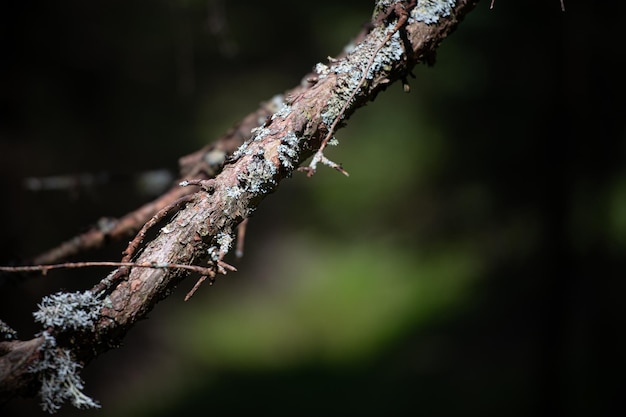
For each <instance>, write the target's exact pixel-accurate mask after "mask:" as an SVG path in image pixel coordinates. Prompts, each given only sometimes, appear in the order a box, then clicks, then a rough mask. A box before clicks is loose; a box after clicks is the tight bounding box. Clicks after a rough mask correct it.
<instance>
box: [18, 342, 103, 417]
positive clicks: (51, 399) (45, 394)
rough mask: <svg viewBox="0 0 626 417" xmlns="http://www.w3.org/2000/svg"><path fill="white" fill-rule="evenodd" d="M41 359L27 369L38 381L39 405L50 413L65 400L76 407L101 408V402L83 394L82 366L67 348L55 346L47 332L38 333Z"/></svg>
mask: <svg viewBox="0 0 626 417" xmlns="http://www.w3.org/2000/svg"><path fill="white" fill-rule="evenodd" d="M41 335H42V336H43V337H44V342H43V344H42V345H41V346H40V348H39V350H40V351H41V358H40V360H39V361H38V362H37V363H36V364H35V365H33V366H31V367H30V368H29V371H30V372H33V373H36V374H37V375H38V377H39V381H40V382H41V388H40V390H39V396H40V398H41V407H42V408H43V410H44V411H47V412H48V413H50V414H52V413H55V412H56V411H58V410H59V409H60V408H61V405H62V404H64V403H65V402H66V401H69V402H71V404H72V405H73V406H74V407H76V408H100V404H98V402H97V401H95V400H94V399H92V398H91V397H89V396H87V395H86V394H85V393H83V391H82V390H83V388H84V383H83V380H82V379H81V378H80V375H79V371H80V369H81V368H82V365H81V364H79V363H78V362H76V361H75V360H74V359H73V358H72V354H71V352H70V351H69V350H68V349H64V348H60V347H57V343H56V339H55V338H54V336H52V335H50V334H49V333H48V332H47V331H44V332H42V333H41Z"/></svg>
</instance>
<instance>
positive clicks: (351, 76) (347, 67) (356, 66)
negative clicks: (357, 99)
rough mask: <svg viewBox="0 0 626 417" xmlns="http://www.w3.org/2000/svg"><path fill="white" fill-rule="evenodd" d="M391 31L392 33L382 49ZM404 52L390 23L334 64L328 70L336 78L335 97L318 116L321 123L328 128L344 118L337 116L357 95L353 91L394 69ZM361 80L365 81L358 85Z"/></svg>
mask: <svg viewBox="0 0 626 417" xmlns="http://www.w3.org/2000/svg"><path fill="white" fill-rule="evenodd" d="M391 31H395V32H393V34H392V35H391V38H390V39H389V41H388V42H386V43H385V44H384V45H383V46H382V47H381V44H382V42H384V41H385V40H386V38H387V36H389V33H391ZM404 53H405V50H404V46H403V44H402V40H401V38H400V33H399V32H398V31H397V30H396V29H395V23H393V22H392V23H390V24H389V25H388V26H386V27H384V28H379V29H377V30H376V31H374V32H373V36H372V38H371V39H370V40H369V41H368V42H363V43H361V44H359V45H357V46H356V47H354V49H353V50H352V52H351V53H350V54H349V55H348V56H346V57H345V58H343V59H341V60H339V61H337V62H336V63H335V64H334V65H333V66H332V68H331V71H332V72H333V73H335V74H337V75H338V76H339V77H338V79H337V88H336V90H335V91H336V94H335V95H333V96H332V97H331V99H330V100H329V102H328V105H327V106H326V108H325V109H324V111H323V112H322V114H321V116H322V120H323V122H324V123H325V124H326V125H327V126H330V125H331V124H332V123H333V122H334V121H335V120H336V119H337V117H344V115H343V114H340V113H341V110H342V109H343V107H344V106H345V104H346V102H347V101H348V100H350V99H351V97H353V96H355V95H356V94H353V93H354V92H355V91H356V93H357V94H358V93H359V90H360V89H362V88H364V87H366V86H367V84H368V81H371V80H373V79H374V78H377V77H381V76H384V75H385V73H386V72H388V71H390V70H391V69H392V68H393V64H394V62H396V61H398V60H400V59H402V57H403V56H404ZM368 66H369V68H368ZM366 69H367V74H365V79H364V77H363V74H364V72H365V70H366ZM363 79H364V81H365V82H363V84H361V81H362V80H363ZM352 100H354V98H352ZM349 104H352V103H349Z"/></svg>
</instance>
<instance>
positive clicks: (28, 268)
mask: <svg viewBox="0 0 626 417" xmlns="http://www.w3.org/2000/svg"><path fill="white" fill-rule="evenodd" d="M94 266H114V267H129V268H154V269H158V268H164V269H186V270H188V271H192V272H198V273H200V274H206V273H207V271H212V269H211V267H205V266H197V265H184V264H171V263H167V262H165V263H159V262H139V263H138V262H108V261H92V262H64V263H60V264H52V265H24V266H0V271H3V272H36V271H41V273H42V275H46V274H47V273H48V271H50V270H53V269H77V268H89V267H94Z"/></svg>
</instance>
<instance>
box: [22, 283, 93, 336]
mask: <svg viewBox="0 0 626 417" xmlns="http://www.w3.org/2000/svg"><path fill="white" fill-rule="evenodd" d="M37 307H38V308H39V309H38V310H37V311H35V312H34V313H33V316H34V317H35V321H37V322H39V323H41V324H43V326H44V327H46V328H47V327H55V328H57V329H59V330H84V329H93V326H94V321H95V320H96V319H97V318H98V317H99V316H100V309H101V308H102V300H99V299H98V298H97V297H96V296H94V295H93V294H92V292H91V291H85V292H82V293H81V292H73V293H66V292H58V293H56V294H54V295H49V296H45V297H44V298H43V299H42V300H41V303H39V304H38V305H37Z"/></svg>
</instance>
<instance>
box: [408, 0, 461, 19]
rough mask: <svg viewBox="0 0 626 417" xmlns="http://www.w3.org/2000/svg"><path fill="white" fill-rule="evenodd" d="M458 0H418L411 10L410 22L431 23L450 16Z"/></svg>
mask: <svg viewBox="0 0 626 417" xmlns="http://www.w3.org/2000/svg"><path fill="white" fill-rule="evenodd" d="M455 4H456V0H417V5H416V6H415V7H414V8H413V10H412V11H411V16H410V17H409V23H413V22H422V23H426V24H427V25H430V24H432V23H437V22H438V21H439V19H440V18H442V17H448V16H450V13H451V12H452V9H453V8H454V6H455Z"/></svg>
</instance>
